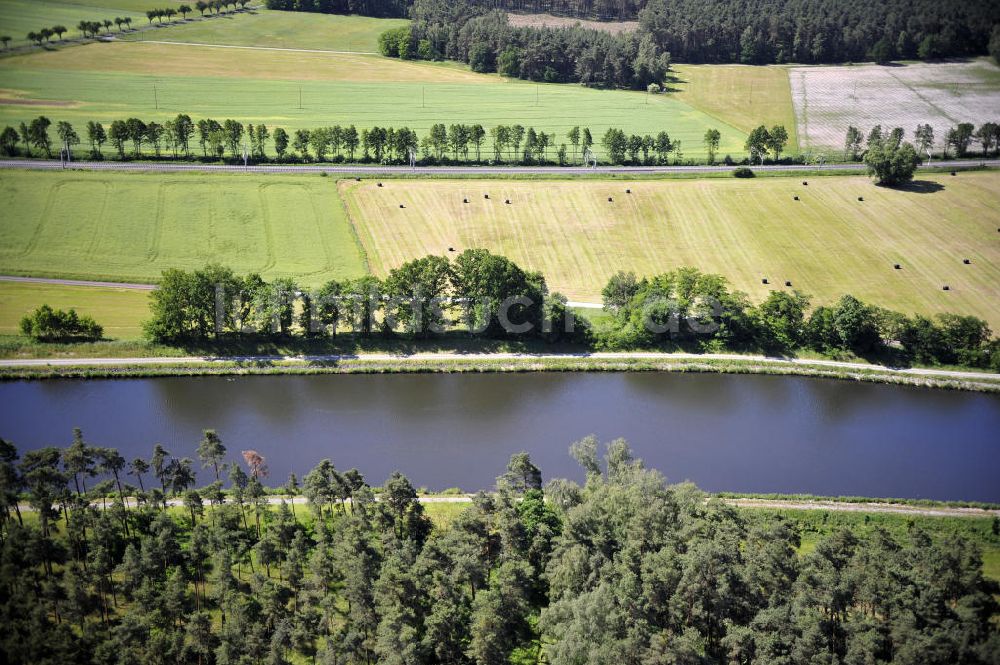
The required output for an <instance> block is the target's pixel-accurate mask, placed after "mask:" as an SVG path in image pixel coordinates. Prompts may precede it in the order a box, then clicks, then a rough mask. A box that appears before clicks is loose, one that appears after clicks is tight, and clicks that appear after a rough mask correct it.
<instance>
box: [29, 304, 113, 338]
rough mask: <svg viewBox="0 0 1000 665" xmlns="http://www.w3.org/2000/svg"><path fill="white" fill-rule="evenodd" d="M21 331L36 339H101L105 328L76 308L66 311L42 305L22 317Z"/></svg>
mask: <svg viewBox="0 0 1000 665" xmlns="http://www.w3.org/2000/svg"><path fill="white" fill-rule="evenodd" d="M21 332H23V333H24V334H25V335H27V336H29V337H31V338H32V339H35V340H53V339H82V340H94V339H100V338H101V336H102V335H103V334H104V329H103V328H102V327H101V326H99V325H98V324H97V322H96V321H94V319H92V318H90V317H89V316H79V315H78V314H77V313H76V311H75V310H72V309H71V310H69V311H68V312H64V311H62V310H61V309H56V310H54V309H52V308H51V307H49V306H48V305H42V306H41V307H39V308H38V309H36V310H35V311H34V312H32V313H31V314H28V315H27V316H25V317H24V318H23V319H21Z"/></svg>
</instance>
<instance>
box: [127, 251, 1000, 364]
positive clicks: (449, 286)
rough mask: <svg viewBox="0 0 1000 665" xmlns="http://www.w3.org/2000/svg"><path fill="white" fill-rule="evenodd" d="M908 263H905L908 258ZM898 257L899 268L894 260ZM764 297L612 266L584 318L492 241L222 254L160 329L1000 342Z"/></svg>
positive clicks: (781, 348) (685, 341)
mask: <svg viewBox="0 0 1000 665" xmlns="http://www.w3.org/2000/svg"><path fill="white" fill-rule="evenodd" d="M900 267H902V266H900ZM892 268H893V267H892V266H887V269H890V270H891V269H892ZM786 287H787V288H788V289H789V290H787V291H784V290H783V291H777V290H772V291H771V292H770V294H769V295H768V297H767V298H766V299H765V300H764V301H763V302H761V303H759V304H754V303H752V302H751V301H750V299H749V297H748V296H747V295H746V294H745V293H742V292H740V291H734V290H732V289H731V288H730V286H729V284H728V283H727V281H726V279H725V278H724V277H722V276H721V275H714V274H706V273H702V272H700V271H699V270H697V269H695V268H679V269H677V270H674V271H671V272H667V273H663V274H661V275H656V276H653V277H648V278H643V279H637V278H636V276H635V274H634V273H630V272H619V273H616V274H615V275H613V276H612V277H611V278H610V280H609V281H608V283H607V285H606V286H605V288H604V289H603V291H602V297H603V304H604V309H605V311H606V312H608V313H609V314H610V315H611V316H609V317H607V318H606V319H605V320H600V321H598V322H597V323H596V324H593V325H592V324H589V323H588V322H587V321H586V320H584V319H580V320H577V319H576V318H575V317H574V316H573V314H572V312H571V311H570V310H568V309H567V307H566V298H565V297H563V296H562V295H560V294H559V293H552V294H550V293H549V290H548V286H547V284H546V282H545V278H544V276H543V275H542V274H541V273H537V272H528V271H525V270H523V269H521V268H520V267H519V266H517V265H516V264H515V263H513V262H512V261H510V260H509V259H507V258H505V257H502V256H497V255H495V254H491V253H490V252H488V251H486V250H483V249H468V250H465V251H464V252H462V253H460V254H458V255H457V256H456V257H455V258H454V260H449V259H448V258H447V257H441V256H433V255H430V256H426V257H424V258H422V259H415V260H413V261H409V262H407V263H405V264H403V265H402V266H400V267H399V268H396V269H394V270H392V271H390V272H389V274H388V275H387V276H386V278H385V279H379V278H377V277H374V276H370V275H369V276H365V277H361V278H358V279H354V280H343V281H340V280H333V281H330V282H328V283H326V284H324V285H322V286H321V287H319V288H317V289H313V290H309V289H305V288H303V287H301V286H300V285H298V284H297V283H296V282H295V281H294V280H292V279H290V278H277V279H274V280H272V281H270V282H267V281H265V280H264V279H262V278H261V277H260V276H259V275H256V274H249V275H245V276H240V275H236V274H234V273H233V272H232V270H230V269H228V268H225V267H222V266H218V265H210V266H207V267H206V268H204V269H202V270H195V271H191V272H186V271H181V270H168V271H166V272H164V273H163V278H162V280H161V282H160V285H159V288H158V289H157V290H156V291H154V292H153V293H152V295H151V304H150V312H151V318H150V320H149V321H148V322H146V324H145V330H146V334H147V336H148V337H149V338H150V339H151V340H153V341H157V342H161V343H166V344H191V343H194V344H200V343H204V342H208V341H218V340H226V339H238V338H244V339H278V338H289V337H293V336H294V337H305V338H313V339H332V338H334V337H336V336H337V335H338V334H339V333H342V332H346V331H350V332H351V333H353V334H355V335H359V336H361V337H373V336H376V337H383V338H391V337H396V336H400V335H403V336H409V337H411V338H415V339H424V338H429V337H432V336H434V335H441V334H445V333H454V332H467V333H468V334H470V335H471V336H473V337H480V338H506V339H522V340H525V339H526V340H532V339H540V340H543V341H546V342H556V341H564V342H570V343H575V344H579V345H582V346H585V347H588V348H595V349H602V350H637V349H654V348H656V349H664V348H667V349H672V348H683V349H690V350H695V351H702V352H716V351H721V350H732V351H763V352H765V353H770V354H794V353H796V352H799V351H802V350H807V349H811V350H815V351H819V352H821V353H823V354H827V355H832V356H842V355H844V354H847V353H850V354H855V355H858V356H862V357H867V358H871V359H875V360H885V359H891V360H892V361H894V362H918V363H922V364H934V363H938V364H945V365H963V366H966V367H983V368H985V367H992V368H993V369H995V370H1000V339H992V331H991V330H990V327H989V325H988V324H987V323H986V322H985V321H983V320H982V319H979V318H977V317H975V316H961V315H957V314H939V315H937V316H936V317H933V318H930V317H927V316H922V315H914V316H907V315H904V314H901V313H899V312H895V311H892V310H889V309H886V308H883V307H878V306H875V305H871V304H868V303H864V302H862V301H861V300H859V299H857V298H855V297H853V296H851V295H845V296H843V297H841V298H840V299H839V300H837V301H836V302H835V303H834V304H832V305H823V306H817V307H812V306H811V303H810V299H809V297H808V296H806V295H804V294H802V293H800V292H799V291H797V290H794V289H793V288H792V285H791V283H788V284H786Z"/></svg>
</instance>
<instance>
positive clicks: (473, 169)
mask: <svg viewBox="0 0 1000 665" xmlns="http://www.w3.org/2000/svg"><path fill="white" fill-rule="evenodd" d="M984 165H985V166H992V167H1000V160H998V159H990V160H981V161H970V160H961V161H960V160H948V161H937V162H933V163H931V164H930V165H928V166H923V167H921V168H929V167H934V168H951V169H969V168H977V167H979V166H984ZM0 168H3V169H51V170H59V169H64V168H67V169H69V168H71V169H82V170H86V171H154V172H163V173H177V172H184V171H195V172H213V171H214V172H221V173H334V174H348V175H366V174H368V175H394V174H395V175H406V174H409V175H414V174H416V175H562V176H566V175H587V174H594V173H597V174H633V175H642V174H647V175H648V174H658V173H662V174H668V173H726V172H729V171H732V170H733V168H734V167H732V166H598V167H596V168H593V167H585V166H416V167H413V168H411V167H408V166H337V165H335V164H259V165H250V166H234V165H229V164H200V163H181V162H116V161H101V162H90V161H77V162H66V163H63V162H61V161H59V160H56V159H4V160H0ZM859 168H863V165H860V164H823V165H807V164H789V165H782V164H776V165H767V166H754V167H753V169H754V170H755V171H778V172H791V173H794V172H796V171H810V172H811V171H830V172H837V171H857V170H858V169H859Z"/></svg>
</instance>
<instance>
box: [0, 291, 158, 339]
mask: <svg viewBox="0 0 1000 665" xmlns="http://www.w3.org/2000/svg"><path fill="white" fill-rule="evenodd" d="M43 304H47V305H49V306H51V307H52V308H53V309H71V308H72V309H75V310H76V311H77V313H78V314H89V315H90V316H92V317H94V319H96V320H97V322H98V323H100V324H101V325H102V326H104V336H105V337H109V338H112V339H135V338H137V337H140V336H141V335H142V322H143V321H144V320H145V319H147V318H149V292H148V291H134V290H129V289H110V288H94V287H89V286H62V285H49V284H21V283H17V282H2V281H0V335H11V334H20V330H21V328H20V323H21V317H22V316H24V315H25V314H27V313H28V312H31V311H33V310H34V309H36V308H37V307H38V306H40V305H43Z"/></svg>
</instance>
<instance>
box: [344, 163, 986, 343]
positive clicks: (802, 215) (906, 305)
mask: <svg viewBox="0 0 1000 665" xmlns="http://www.w3.org/2000/svg"><path fill="white" fill-rule="evenodd" d="M808 183H809V184H808V186H803V185H802V181H801V180H800V179H799V178H793V177H781V178H777V177H776V178H760V179H756V180H737V179H718V178H716V179H701V180H660V181H640V182H633V183H629V182H621V181H616V182H608V181H576V182H571V181H562V182H537V181H536V182H526V181H482V180H479V181H471V180H464V181H456V180H453V181H445V180H435V181H410V180H401V181H391V182H387V183H385V186H384V187H383V188H378V187H376V186H375V183H371V182H367V181H365V182H361V183H355V182H353V181H344V182H342V183H341V185H340V188H341V192H342V193H343V195H344V197H345V201H346V203H347V205H348V210H349V211H350V213H351V216H352V219H353V221H354V222H355V224H356V225H357V226H358V228H359V235H360V237H361V240H362V242H363V244H364V246H365V248H366V250H367V254H368V258H369V261H370V262H371V266H372V269H373V270H374V271H375V272H376V273H377V274H380V275H384V274H385V272H386V271H387V270H388V269H390V268H393V267H395V266H397V265H399V264H401V263H402V262H404V261H406V260H409V259H412V258H414V257H418V256H423V255H425V254H428V253H432V254H443V253H446V252H447V249H448V247H454V248H455V249H456V250H457V251H462V250H463V249H466V248H469V247H485V248H488V249H490V250H493V251H496V252H499V253H501V254H504V255H506V256H508V257H510V258H511V259H513V260H514V261H516V262H517V263H519V264H521V265H523V266H525V267H527V268H531V269H536V270H541V271H542V272H543V273H544V274H545V276H546V277H547V279H548V283H549V286H550V288H552V289H553V290H558V291H561V292H563V293H564V294H566V295H567V296H569V297H570V299H571V300H581V301H591V302H597V301H599V300H600V291H601V288H602V287H603V285H604V284H605V282H606V281H607V279H608V277H609V276H610V275H611V274H613V273H614V272H615V271H617V270H621V269H625V270H634V271H635V272H636V273H638V274H639V275H650V274H655V273H660V272H665V271H667V270H670V269H672V268H676V267H679V266H695V267H698V268H700V269H702V270H704V271H708V272H717V273H720V274H722V275H724V276H726V277H727V278H728V279H729V280H730V281H731V282H732V284H733V285H734V286H735V287H736V288H737V289H740V290H743V291H745V292H747V293H748V294H749V295H750V297H751V298H752V299H753V300H755V301H759V300H762V299H763V298H765V297H766V295H767V293H768V291H769V290H770V289H773V288H784V286H783V285H784V282H785V281H786V280H790V281H791V282H792V284H793V287H794V288H796V289H799V290H801V291H802V292H804V293H806V294H809V295H811V296H813V300H814V302H816V303H823V302H829V301H831V300H832V299H835V298H837V297H839V296H841V295H843V294H845V293H851V294H853V295H855V296H858V297H860V298H862V299H864V300H866V301H870V302H873V303H875V304H878V305H882V306H885V307H891V308H893V309H896V310H900V311H903V312H906V313H913V312H920V313H926V314H932V313H937V312H956V313H962V314H975V315H977V316H980V317H982V318H984V319H986V320H987V321H989V323H990V324H991V326H992V327H993V329H994V330H1000V299H998V298H997V285H998V284H1000V233H997V227H998V226H1000V212H998V211H1000V173H996V172H986V173H962V174H960V175H959V177H957V178H953V177H949V176H947V175H934V176H924V177H922V178H921V179H920V181H919V182H918V183H917V184H916V186H914V187H912V188H909V189H906V190H891V189H886V188H881V187H876V186H875V185H874V184H873V183H872V182H871V180H869V179H868V178H866V177H862V176H831V177H820V178H811V179H809V180H808ZM626 188H631V189H632V194H631V195H628V194H625V189H626ZM935 190H939V191H935ZM484 193H489V194H490V199H489V200H485V199H484V198H483V195H484ZM794 196H799V197H800V198H801V200H800V201H794V200H793V197H794ZM859 196H861V197H863V198H864V201H863V202H860V201H858V197H859ZM609 197H612V198H614V202H609V201H608V198H609ZM464 198H468V199H469V201H470V203H469V204H463V203H462V200H463V199H464ZM505 199H510V201H511V205H505V204H504V200H505ZM401 203H402V204H405V206H406V208H405V209H400V208H399V204H401ZM964 258H970V259H971V260H972V265H964V264H963V263H962V259H964ZM895 263H899V264H902V266H903V269H902V270H894V269H893V264H895ZM762 278H768V279H769V280H770V285H766V286H765V285H763V284H762V283H761V280H762ZM945 284H947V285H949V286H950V287H951V290H950V291H947V292H945V291H943V290H942V286H943V285H945Z"/></svg>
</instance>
